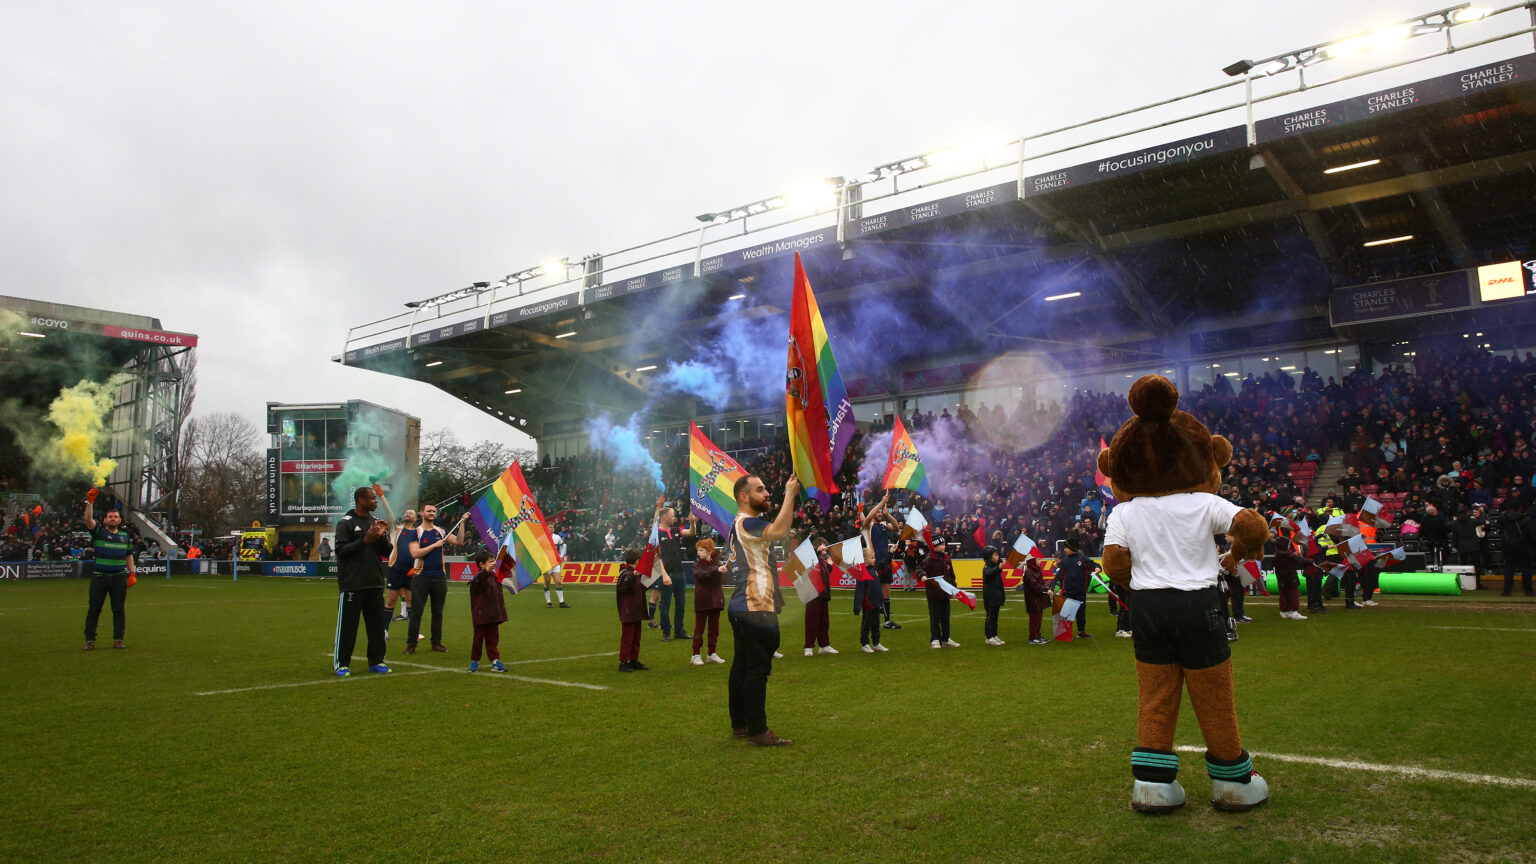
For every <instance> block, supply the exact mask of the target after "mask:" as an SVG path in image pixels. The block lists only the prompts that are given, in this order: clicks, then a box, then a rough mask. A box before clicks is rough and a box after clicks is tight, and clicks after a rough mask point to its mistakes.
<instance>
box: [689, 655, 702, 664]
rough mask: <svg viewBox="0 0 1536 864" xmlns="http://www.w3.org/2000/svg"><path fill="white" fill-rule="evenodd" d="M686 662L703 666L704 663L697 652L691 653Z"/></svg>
mask: <svg viewBox="0 0 1536 864" xmlns="http://www.w3.org/2000/svg"><path fill="white" fill-rule="evenodd" d="M688 664H689V665H690V666H703V665H704V658H703V657H700V656H699V655H697V654H695V655H693V658H692V659H690V660H689V661H688Z"/></svg>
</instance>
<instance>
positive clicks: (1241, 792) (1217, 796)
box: [1211, 774, 1269, 813]
mask: <svg viewBox="0 0 1536 864" xmlns="http://www.w3.org/2000/svg"><path fill="white" fill-rule="evenodd" d="M1268 800H1269V784H1268V783H1265V782H1264V778H1263V777H1260V776H1259V775H1257V774H1253V775H1251V776H1249V778H1248V782H1247V783H1237V782H1234V781H1231V780H1212V781H1211V806H1213V807H1215V808H1216V809H1217V810H1225V811H1226V812H1228V813H1242V812H1244V811H1247V810H1252V809H1253V808H1255V807H1257V806H1259V805H1260V804H1263V803H1264V802H1265V801H1268Z"/></svg>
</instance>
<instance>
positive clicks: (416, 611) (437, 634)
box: [381, 574, 448, 645]
mask: <svg viewBox="0 0 1536 864" xmlns="http://www.w3.org/2000/svg"><path fill="white" fill-rule="evenodd" d="M428 600H431V601H432V644H433V645H441V644H443V604H444V603H447V602H448V579H447V578H446V577H442V576H427V575H425V574H418V575H417V576H416V578H415V579H412V580H411V621H410V627H409V628H407V630H406V631H405V644H407V645H415V644H416V640H417V639H420V638H421V618H422V613H424V612H426V611H427V601H428ZM381 614H382V613H381Z"/></svg>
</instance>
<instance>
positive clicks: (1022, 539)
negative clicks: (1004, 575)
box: [1006, 534, 1045, 569]
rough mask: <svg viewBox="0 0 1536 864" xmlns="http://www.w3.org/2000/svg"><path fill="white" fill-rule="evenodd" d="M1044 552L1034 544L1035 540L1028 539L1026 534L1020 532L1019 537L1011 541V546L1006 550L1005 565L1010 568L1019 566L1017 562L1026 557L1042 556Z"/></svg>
mask: <svg viewBox="0 0 1536 864" xmlns="http://www.w3.org/2000/svg"><path fill="white" fill-rule="evenodd" d="M1044 557H1045V553H1044V552H1042V551H1040V547H1039V546H1036V545H1035V541H1033V540H1031V539H1029V535H1028V534H1020V535H1019V539H1017V540H1015V541H1013V548H1012V549H1009V550H1008V563H1007V565H1006V566H1007V567H1008V568H1010V569H1012V568H1014V567H1017V566H1019V562H1021V561H1023V560H1024V559H1026V558H1044Z"/></svg>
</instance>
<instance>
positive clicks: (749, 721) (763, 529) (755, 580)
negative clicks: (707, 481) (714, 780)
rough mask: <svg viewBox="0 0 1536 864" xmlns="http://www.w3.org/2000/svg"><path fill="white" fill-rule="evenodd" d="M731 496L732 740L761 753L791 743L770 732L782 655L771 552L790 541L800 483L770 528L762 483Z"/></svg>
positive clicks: (752, 482) (750, 479)
mask: <svg viewBox="0 0 1536 864" xmlns="http://www.w3.org/2000/svg"><path fill="white" fill-rule="evenodd" d="M732 493H733V495H734V497H735V499H736V509H737V515H736V521H735V523H734V524H733V525H732V527H731V534H730V539H729V544H730V553H729V567H730V576H731V584H732V586H733V587H734V591H733V592H732V594H731V599H730V602H729V604H728V605H727V609H728V616H729V620H730V622H731V634H732V636H733V637H734V640H735V656H734V657H732V658H731V673H730V678H729V681H728V692H729V699H728V702H729V708H730V715H731V736H732V737H733V738H746V739H747V740H748V741H751V742H752V743H753V744H756V745H758V746H761V747H777V746H783V745H786V744H790V743H793V742H791V741H790V740H789V739H787V738H780V737H779V736H778V735H775V734H774V732H773V730H772V729H769V728H768V709H767V701H768V676H769V675H770V674H772V672H773V655H774V653H775V652H776V651H778V650H779V610H778V605H777V604H776V603H775V598H774V595H775V589H776V588H777V587H778V572H777V570H776V569H775V568H774V566H773V555H772V550H771V549H770V548H769V547H770V544H772V543H773V542H774V541H776V540H782V539H784V538H785V537H787V536H789V527H790V524H791V523H792V522H793V521H794V515H795V499H796V497H797V496H798V495H799V494H800V481H799V480H798V479H797V478H795V477H794V476H791V477H790V478H789V480H787V481H786V482H785V483H784V502H783V503H782V504H781V505H780V506H779V513H778V515H777V516H776V517H774V519H773V521H772V522H769V521H768V520H767V519H766V518H764V517H765V516H766V514H767V513H768V507H769V504H770V502H769V499H768V489H767V488H766V487H764V486H763V481H762V478H760V477H758V476H757V475H755V474H748V475H746V476H744V477H742V478H741V479H739V480H737V481H736V484H735V488H734V489H733V490H732Z"/></svg>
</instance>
